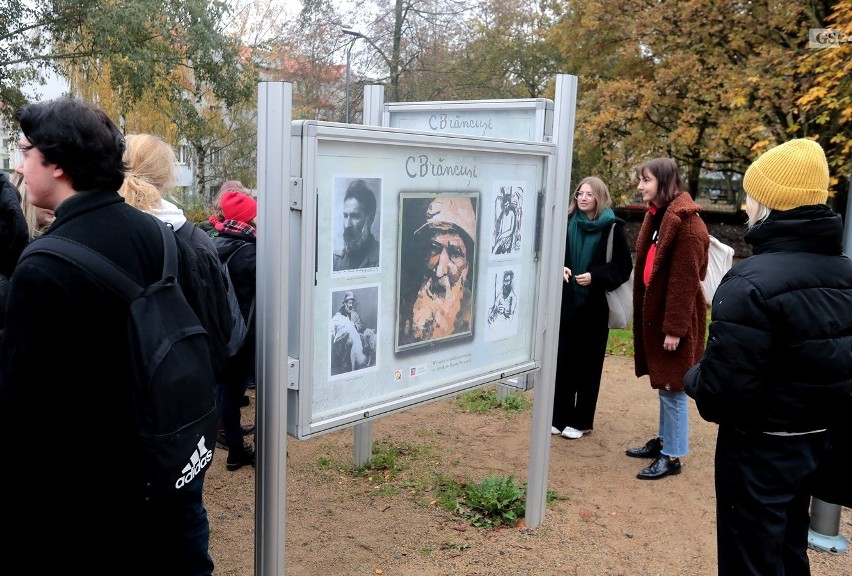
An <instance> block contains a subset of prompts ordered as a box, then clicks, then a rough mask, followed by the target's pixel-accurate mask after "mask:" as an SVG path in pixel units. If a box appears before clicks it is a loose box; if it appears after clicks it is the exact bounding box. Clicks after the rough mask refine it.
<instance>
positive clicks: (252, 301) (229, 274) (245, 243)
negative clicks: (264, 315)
mask: <svg viewBox="0 0 852 576" xmlns="http://www.w3.org/2000/svg"><path fill="white" fill-rule="evenodd" d="M248 245H249V242H243V243H242V244H241V245H240V246H239V247H238V248H237V249H236V250H234V251H233V252H231V253H230V254H229V255H228V257H227V258H225V261H224V262H222V264H224V265H225V268H227V270H228V278H230V277H231V269H230V268H228V263H229V262H230V261H231V258H233V257H234V254H236V253H237V252H239V251H240V250H242V249H243V248H245V247H246V246H248ZM254 300H255V299H254V298H252V299H251V306H249V313H248V318H244V321H245V323H246V326H248V325H249V323H250V322H251V317H252V316H254Z"/></svg>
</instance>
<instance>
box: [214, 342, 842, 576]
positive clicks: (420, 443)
mask: <svg viewBox="0 0 852 576" xmlns="http://www.w3.org/2000/svg"><path fill="white" fill-rule="evenodd" d="M252 395H253V393H252ZM524 396H526V397H528V398H529V399H530V400H532V401H534V398H535V390H531V391H529V392H525V393H524ZM254 406H255V404H254V398H253V400H252V405H251V406H250V407H249V408H246V409H244V410H245V413H244V422H245V421H248V419H249V418H251V417H252V415H253V412H252V411H253V409H254ZM657 415H658V401H657V395H656V394H655V393H654V392H653V391H652V390H651V388H650V386H649V385H648V382H647V377H646V378H641V379H637V378H636V377H635V376H634V375H633V364H632V359H630V358H622V357H608V358H607V360H606V362H605V367H604V376H603V383H602V386H601V395H600V400H599V402H598V412H597V417H596V420H595V430H594V431H593V432H592V433H591V434H589V435H586V436H584V437H583V438H581V439H579V440H567V439H564V438H561V437H558V436H556V437H551V445H550V463H549V474H548V489H549V490H551V491H554V492H555V493H557V494H558V495H559V497H560V499H557V500H554V501H553V502H551V503H550V504H548V507H547V509H546V512H545V516H544V521H543V523H542V525H541V526H539V527H536V528H527V527H525V526H524V525H523V523H521V524H520V525H518V526H516V527H513V528H503V529H496V530H493V529H492V530H484V529H479V528H474V527H472V526H469V525H468V524H466V523H465V522H463V521H461V520H460V519H459V518H458V517H455V516H453V515H452V514H450V513H449V512H447V511H446V510H444V509H443V508H441V507H440V506H438V505H437V504H435V503H434V500H435V497H434V493H430V484H429V483H428V482H425V483H424V482H423V479H424V478H427V479H428V478H429V476H430V475H436V474H441V475H443V476H445V477H449V478H453V479H455V480H457V481H460V482H461V481H467V482H473V483H479V482H481V481H482V480H484V479H485V478H487V477H492V476H499V477H505V476H508V475H515V477H516V478H517V479H518V480H519V481H520V482H525V481H526V479H527V476H528V468H529V444H530V432H531V425H532V409H526V410H523V411H521V412H518V413H507V412H505V411H503V410H500V409H494V410H491V411H489V412H487V413H484V414H477V413H466V412H464V411H463V410H462V406H461V403H460V402H459V400H458V398H448V399H445V400H441V401H437V402H433V403H430V404H427V405H424V406H420V407H417V408H412V409H410V410H407V411H405V412H402V413H399V414H394V415H391V416H386V417H384V418H380V419H377V420H376V421H374V424H373V440H374V443H375V444H377V445H378V444H380V443H385V444H390V445H397V446H407V447H409V448H410V449H411V450H410V455H409V456H407V457H405V458H403V464H404V465H405V466H406V470H404V471H403V472H402V473H401V474H400V475H399V476H398V477H397V478H396V479H394V480H390V481H388V482H385V479H383V478H382V477H380V476H378V477H370V476H357V475H353V474H352V472H351V467H352V462H353V455H352V450H353V439H354V435H353V430H352V429H347V430H343V431H340V432H334V433H330V434H326V435H323V436H319V437H316V438H313V439H309V440H304V441H299V440H296V439H293V438H290V437H288V438H287V448H288V451H289V458H288V462H287V471H286V492H287V503H286V531H285V532H286V533H285V545H284V555H285V564H286V576H320V575H324V576H325V575H328V576H347V575H353V576H354V575H358V576H367V575H376V574H381V575H384V576H451V575H452V576H456V575H458V576H533V575H535V576H603V575H612V576H616V575H618V576H684V575H685V576H705V575H706V576H712V575H715V574H716V543H715V538H716V531H715V530H716V529H715V504H714V493H713V451H714V447H715V438H716V426H715V425H713V424H709V423H707V422H704V421H703V420H701V418H700V417H699V416H698V413H697V411H696V410H695V407H694V405H691V421H690V422H691V431H690V440H691V451H690V454H689V455H688V456H686V457H685V458H684V459H683V472H682V473H681V474H680V475H679V476H671V477H668V478H664V479H662V480H656V481H642V480H637V479H636V477H635V475H636V473H637V472H638V471H639V470H640V469H641V468H643V467H644V466H645V465H646V464H647V461H645V460H637V459H633V458H628V457H626V456H625V455H624V450H625V448H629V447H631V446H638V445H641V444H643V443H644V442H645V441H646V440H648V439H649V438H651V437H652V436H654V434H655V433H656V425H657ZM226 457H227V452H225V451H224V450H217V451H216V453H215V456H214V462H213V465H212V467H211V470H210V472H209V473H208V475H207V482H206V485H205V498H206V506H207V510H208V513H209V516H210V525H211V554H212V555H213V559H214V561H215V562H216V574H217V575H222V576H224V575H240V576H242V575H252V574H254V573H255V572H254V558H255V550H254V546H255V540H254V510H255V502H254V488H255V471H254V470H253V469H251V468H242V469H240V470H238V471H236V472H227V471H226V470H225V459H226ZM406 478H411V480H410V481H407V480H406ZM839 533H840V536H842V537H843V538H845V539H846V541H849V540H850V539H852V511H850V510H848V509H846V508H843V509H842V511H841V519H840V527H839ZM810 558H811V569H812V574H813V576H841V575H848V574H852V556H850V552H848V551H847V552H843V553H841V554H831V553H828V552H822V551H816V550H811V551H810ZM270 576H272V575H270Z"/></svg>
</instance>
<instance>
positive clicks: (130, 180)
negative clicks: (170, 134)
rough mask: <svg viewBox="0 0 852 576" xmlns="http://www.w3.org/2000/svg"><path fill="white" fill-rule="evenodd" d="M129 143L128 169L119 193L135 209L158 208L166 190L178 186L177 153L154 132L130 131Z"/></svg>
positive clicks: (126, 163)
mask: <svg viewBox="0 0 852 576" xmlns="http://www.w3.org/2000/svg"><path fill="white" fill-rule="evenodd" d="M125 143H126V148H125V150H124V164H125V166H126V167H127V172H126V173H125V176H124V184H122V185H121V188H120V189H119V190H118V193H119V194H121V195H122V196H123V197H124V199H125V200H126V201H127V203H128V204H130V205H131V206H133V207H134V208H138V209H139V210H156V209H157V208H159V207H160V200H162V193H163V192H166V191H167V190H171V189H172V187H173V186H174V182H175V152H174V150H172V147H171V146H169V145H168V144H167V143H166V142H165V141H163V140H162V139H161V138H159V137H157V136H154V135H153V134H130V135H128V136H126V137H125Z"/></svg>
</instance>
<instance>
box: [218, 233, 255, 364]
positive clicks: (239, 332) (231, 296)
mask: <svg viewBox="0 0 852 576" xmlns="http://www.w3.org/2000/svg"><path fill="white" fill-rule="evenodd" d="M247 245H248V243H245V244H243V245H242V246H240V247H239V248H237V249H236V250H234V251H233V252H231V255H230V256H228V257H227V258H225V260H224V261H222V268H223V269H224V270H223V274H224V275H225V284H226V294H227V296H228V306H229V308H230V309H231V318H232V319H233V322H234V325H233V330H232V331H231V339H230V340H229V341H228V354H229V355H230V356H233V355H234V354H236V353H237V352H239V351H240V348H242V347H243V344H245V341H246V336H248V327H249V324H250V323H251V317H252V316H253V315H254V300H252V301H251V308H249V315H248V318H243V312H242V310H240V301H239V300H238V299H237V293H236V292H235V291H234V281H233V280H231V270H230V268H228V265H229V264H230V262H231V258H233V257H234V254H236V253H237V252H239V251H240V248H245V247H246V246H247Z"/></svg>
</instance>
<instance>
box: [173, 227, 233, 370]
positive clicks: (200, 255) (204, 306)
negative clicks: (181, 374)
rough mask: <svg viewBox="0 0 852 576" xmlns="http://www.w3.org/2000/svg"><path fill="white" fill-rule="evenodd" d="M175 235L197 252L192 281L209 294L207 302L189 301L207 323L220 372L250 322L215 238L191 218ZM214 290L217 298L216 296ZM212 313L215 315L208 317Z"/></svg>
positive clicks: (200, 289)
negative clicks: (220, 257) (244, 317)
mask: <svg viewBox="0 0 852 576" xmlns="http://www.w3.org/2000/svg"><path fill="white" fill-rule="evenodd" d="M175 235H176V236H177V237H178V238H180V239H181V240H183V242H184V243H186V244H188V245H190V246H192V248H193V249H194V250H195V253H196V255H197V262H196V263H195V265H194V266H192V265H191V267H192V268H193V270H192V273H191V274H190V280H189V282H190V283H192V284H193V290H192V291H193V292H200V293H203V294H204V295H205V296H209V298H205V301H204V302H190V304H191V305H192V307H193V309H195V310H196V311H197V312H198V315H199V317H201V321H202V324H204V326H206V327H207V333H208V335H209V336H210V349H211V354H213V367H214V369H215V370H216V372H217V373H219V372H220V371H221V370H222V369H223V368H224V366H225V365H226V363H227V360H228V358H230V357H231V356H233V355H234V354H236V353H237V352H238V351H239V349H240V348H241V347H242V345H243V343H244V342H245V340H246V335H247V334H248V328H247V324H246V321H245V319H243V313H242V312H241V311H240V303H239V300H237V294H236V293H235V292H234V284H233V282H231V275H230V274H229V272H228V268H227V263H223V262H222V261H221V260H220V259H219V252H218V250H217V249H216V246H215V244H214V243H213V240H212V239H210V237H209V236H207V235H206V234H205V233H204V231H203V230H202V229H201V228H199V227H197V226H195V225H194V224H191V223H190V222H187V223H186V224H184V225H183V226H181V227H180V228H178V229H177V230H175ZM194 236H197V237H194ZM214 276H215V277H214ZM214 294H215V295H216V298H213V295H214ZM223 308H226V309H227V312H225V313H224V314H225V316H227V318H225V320H222V318H223V316H222V314H223V311H222V309H223ZM199 310H201V311H200V312H199ZM209 316H212V317H213V318H212V319H208V318H207V317H209Z"/></svg>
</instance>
